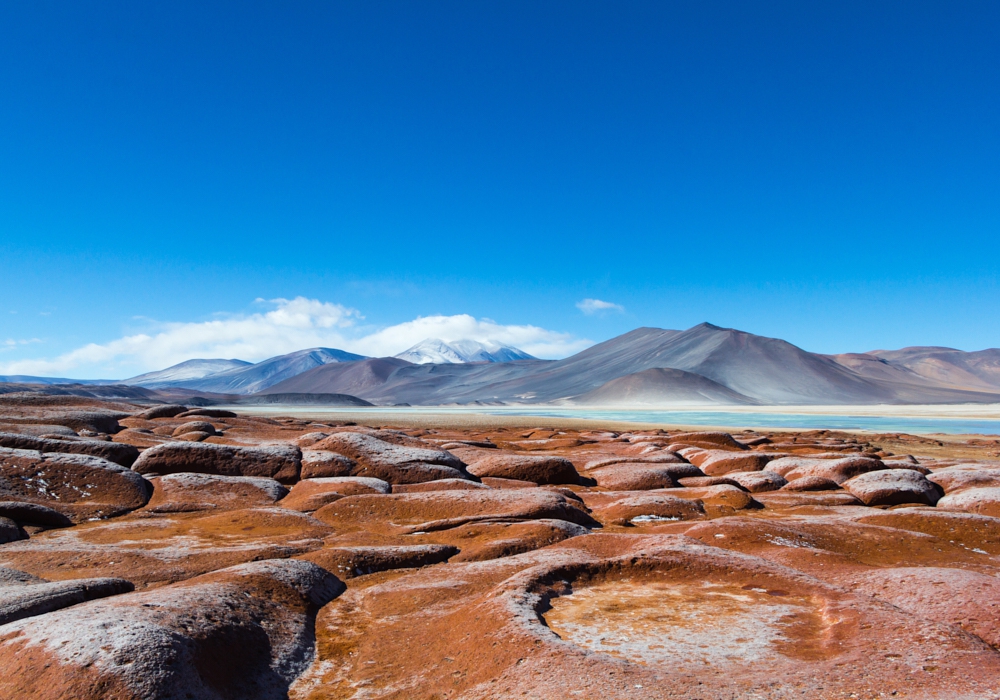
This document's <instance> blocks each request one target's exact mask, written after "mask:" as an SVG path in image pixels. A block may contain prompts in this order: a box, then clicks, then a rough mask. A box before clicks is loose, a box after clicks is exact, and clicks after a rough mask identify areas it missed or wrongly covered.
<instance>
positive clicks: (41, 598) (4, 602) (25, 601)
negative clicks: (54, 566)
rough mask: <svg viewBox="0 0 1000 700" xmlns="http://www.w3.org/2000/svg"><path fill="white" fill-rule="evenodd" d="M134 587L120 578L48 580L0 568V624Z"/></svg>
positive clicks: (126, 591) (130, 589) (122, 591)
mask: <svg viewBox="0 0 1000 700" xmlns="http://www.w3.org/2000/svg"><path fill="white" fill-rule="evenodd" d="M133 589H134V586H133V585H132V584H131V583H129V582H128V581H126V580H125V579H121V578H85V579H71V580H69V581H46V580H45V579H41V578H38V577H37V576H31V575H30V574H25V573H23V572H20V571H14V570H12V569H0V625H6V624H8V623H11V622H14V621H16V620H23V619H25V618H27V617H34V616H35V615H43V614H45V613H49V612H52V611H53V610H59V609H61V608H66V607H69V606H70V605H77V604H79V603H83V602H86V601H88V600H96V599H98V598H105V597H107V596H111V595H120V594H122V593H130V592H131V591H132V590H133ZM0 635H2V631H0Z"/></svg>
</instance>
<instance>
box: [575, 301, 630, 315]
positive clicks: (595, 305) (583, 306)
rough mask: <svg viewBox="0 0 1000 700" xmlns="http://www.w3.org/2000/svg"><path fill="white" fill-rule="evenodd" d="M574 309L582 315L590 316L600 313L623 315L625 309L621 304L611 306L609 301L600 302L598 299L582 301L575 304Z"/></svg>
mask: <svg viewBox="0 0 1000 700" xmlns="http://www.w3.org/2000/svg"><path fill="white" fill-rule="evenodd" d="M576 308H578V309H580V311H582V312H583V313H585V314H587V315H588V316H591V315H593V314H596V313H600V312H602V311H615V312H617V313H624V311H625V307H624V306H622V305H621V304H612V303H611V302H610V301H601V300H600V299H584V300H583V301H578V302H576Z"/></svg>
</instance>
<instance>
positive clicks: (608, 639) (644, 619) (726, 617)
mask: <svg viewBox="0 0 1000 700" xmlns="http://www.w3.org/2000/svg"><path fill="white" fill-rule="evenodd" d="M550 604H551V606H552V607H551V609H550V610H548V611H547V612H545V613H544V619H545V623H546V624H547V625H548V626H549V628H550V629H551V630H552V631H553V632H555V633H556V634H557V635H558V636H559V637H560V638H562V639H563V640H565V641H568V642H571V643H573V644H575V645H577V646H580V647H583V648H585V649H588V650H590V651H595V652H602V653H605V654H610V655H612V656H615V657H618V658H621V659H625V660H627V661H631V662H636V663H641V664H645V665H654V666H669V667H677V666H688V667H690V666H702V667H704V666H705V665H706V664H709V665H715V664H723V663H725V664H732V663H733V662H757V661H761V660H765V659H774V658H775V657H777V656H785V657H792V658H797V659H808V658H816V657H818V656H822V655H823V652H822V640H823V637H824V636H825V632H826V629H827V624H826V622H825V620H824V619H823V615H822V612H821V609H820V606H819V605H817V603H816V602H815V601H814V600H813V599H812V598H811V597H803V596H797V595H791V594H789V593H788V592H786V591H782V590H766V589H763V588H755V587H753V586H749V585H747V586H740V585H736V584H732V583H716V582H709V581H686V582H673V581H655V580H638V579H621V580H612V581H603V582H600V583H596V584H594V585H590V586H586V587H582V588H577V589H575V590H574V591H573V592H572V593H570V594H569V595H562V596H559V597H557V598H554V599H553V600H552V601H551V603H550Z"/></svg>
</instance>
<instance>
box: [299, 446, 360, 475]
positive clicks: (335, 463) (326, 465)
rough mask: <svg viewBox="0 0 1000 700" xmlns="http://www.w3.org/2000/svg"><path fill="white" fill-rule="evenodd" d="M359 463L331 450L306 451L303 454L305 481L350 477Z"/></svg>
mask: <svg viewBox="0 0 1000 700" xmlns="http://www.w3.org/2000/svg"><path fill="white" fill-rule="evenodd" d="M357 467H358V463H357V462H355V461H354V460H353V459H351V458H350V457H345V456H344V455H341V454H337V453H336V452H330V451H329V450H304V451H303V452H302V471H301V473H300V475H299V476H300V477H301V478H303V479H319V478H323V477H330V476H350V475H351V474H353V473H354V470H355V469H357Z"/></svg>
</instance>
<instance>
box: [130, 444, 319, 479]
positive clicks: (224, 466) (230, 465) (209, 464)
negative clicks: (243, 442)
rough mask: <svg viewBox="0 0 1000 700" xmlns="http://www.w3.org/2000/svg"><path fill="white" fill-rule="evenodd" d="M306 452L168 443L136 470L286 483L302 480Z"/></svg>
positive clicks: (151, 451)
mask: <svg viewBox="0 0 1000 700" xmlns="http://www.w3.org/2000/svg"><path fill="white" fill-rule="evenodd" d="M301 464H302V452H301V451H300V450H299V448H298V447H295V446H294V445H287V444H281V445H267V446H263V447H235V446H232V445H215V444H210V443H182V442H167V443H163V444H162V445H157V446H155V447H150V448H149V449H148V450H146V451H145V452H143V453H142V454H141V455H140V456H139V459H137V460H136V462H135V464H134V465H132V468H133V469H134V470H135V471H136V472H138V473H140V474H176V473H178V472H193V473H198V474H220V475H222V476H266V477H270V478H272V479H277V480H278V481H280V482H282V483H293V482H295V481H297V480H298V478H299V469H300V468H301Z"/></svg>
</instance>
